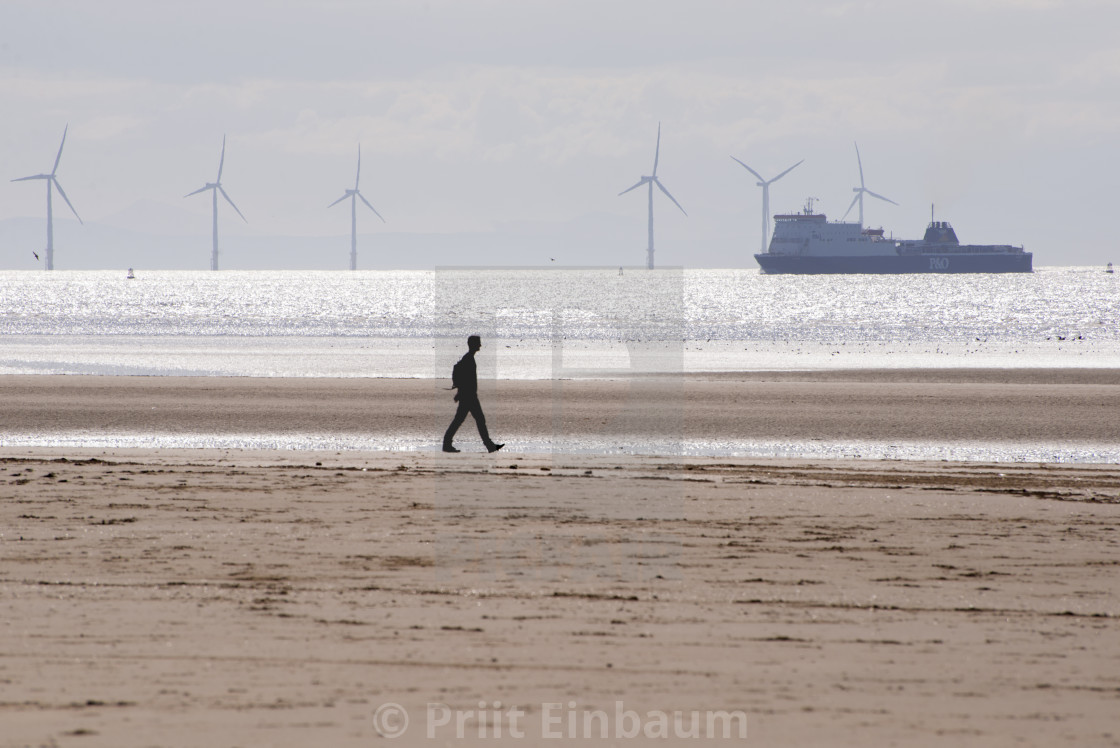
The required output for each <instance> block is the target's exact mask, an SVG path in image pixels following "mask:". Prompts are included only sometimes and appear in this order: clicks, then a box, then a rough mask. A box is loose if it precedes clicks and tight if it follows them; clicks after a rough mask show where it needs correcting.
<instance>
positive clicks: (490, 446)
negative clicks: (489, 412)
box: [471, 400, 505, 452]
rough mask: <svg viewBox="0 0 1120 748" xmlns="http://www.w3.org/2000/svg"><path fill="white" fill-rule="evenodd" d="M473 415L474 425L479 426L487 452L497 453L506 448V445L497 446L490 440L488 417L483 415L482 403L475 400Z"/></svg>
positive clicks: (472, 404) (479, 432) (479, 433)
mask: <svg viewBox="0 0 1120 748" xmlns="http://www.w3.org/2000/svg"><path fill="white" fill-rule="evenodd" d="M471 415H472V416H474V423H475V425H476V426H478V435H479V436H481V437H482V443H483V444H485V445H486V451H487V452H497V451H498V450H499V449H501V448H502V447H504V446H505V445H504V444H495V443H494V441H493V440H492V439H491V438H490V432H489V431H488V430H487V428H486V416H484V415H483V414H482V403H480V402H479V401H478V400H475V401H474V402H473V403H471Z"/></svg>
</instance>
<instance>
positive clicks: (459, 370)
mask: <svg viewBox="0 0 1120 748" xmlns="http://www.w3.org/2000/svg"><path fill="white" fill-rule="evenodd" d="M466 360H467V357H466V356H463V357H462V358H461V359H459V360H458V361H456V362H455V366H453V367H451V389H453V390H457V389H459V388H460V387H462V386H463V385H464V384H466V382H465V381H464V380H465V379H466V378H467V373H466V368H467V367H466V364H464V363H463V362H464V361H466Z"/></svg>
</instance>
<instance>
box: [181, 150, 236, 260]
mask: <svg viewBox="0 0 1120 748" xmlns="http://www.w3.org/2000/svg"><path fill="white" fill-rule="evenodd" d="M225 163H226V136H225V135H223V136H222V157H221V159H220V160H219V161H218V178H217V179H215V180H214V181H213V182H207V184H206V186H205V187H200V188H198V189H197V190H195V191H194V192H191V193H188V194H187V195H185V197H190V196H191V195H197V194H198V193H200V192H206V190H211V191H213V193H214V195H213V197H214V251H213V253H212V254H211V255H210V269H211V270H217V269H218V193H219V192H220V193H222V197H224V198H225V199H226V202H227V203H229V204H230V205H231V206H233V209H234V210H237V215H239V216H241V220H242V221H245V223H248V222H249V221H248V219H247V218H245V216H244V215H242V214H241V211H240V210H238V209H237V206H236V205H234V204H233V200H230V198H229V195H227V194H226V191H225V190H224V189H222V167H223V166H224V165H225Z"/></svg>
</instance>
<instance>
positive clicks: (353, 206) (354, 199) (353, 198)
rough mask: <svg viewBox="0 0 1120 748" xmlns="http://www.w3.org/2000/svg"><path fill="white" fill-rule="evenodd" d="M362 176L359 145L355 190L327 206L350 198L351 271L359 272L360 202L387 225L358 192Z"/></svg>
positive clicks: (349, 191)
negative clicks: (359, 180)
mask: <svg viewBox="0 0 1120 748" xmlns="http://www.w3.org/2000/svg"><path fill="white" fill-rule="evenodd" d="M361 176H362V146H361V144H360V143H359V144H358V173H357V175H355V177H354V189H352V190H346V194H345V195H343V196H342V197H340V198H338V199H337V200H335V201H334V202H333V203H331V204H330V205H328V206H327V207H328V208H333V207H334V206H336V205H338V204H339V203H341V202H342V201H343V200H345V199H346V198H350V269H351V270H357V269H358V200H361V201H362V202H363V203H365V204H366V207H367V208H369V209H370V210H372V211H373V214H374V215H375V216H377V217H378V218H380V219H381V222H382V223H385V219H384V218H383V217H382V215H381V214H380V213H378V212H377V208H375V207H373V206H372V205H370V204H369V200H366V199H365V197H363V196H362V193H361V192H359V191H358V179H360V178H361Z"/></svg>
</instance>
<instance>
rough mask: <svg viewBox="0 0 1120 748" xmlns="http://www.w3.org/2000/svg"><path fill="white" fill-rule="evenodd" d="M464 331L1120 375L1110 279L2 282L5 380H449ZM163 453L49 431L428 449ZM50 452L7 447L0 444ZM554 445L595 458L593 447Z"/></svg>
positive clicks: (539, 342)
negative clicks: (191, 449)
mask: <svg viewBox="0 0 1120 748" xmlns="http://www.w3.org/2000/svg"><path fill="white" fill-rule="evenodd" d="M470 334H479V335H482V336H483V339H484V340H485V341H486V345H485V347H484V353H485V356H484V357H483V359H482V360H481V361H480V363H481V368H480V374H481V376H484V377H497V378H500V379H557V378H569V377H601V378H625V377H629V376H633V375H635V374H638V373H641V374H648V373H657V372H663V373H682V372H719V371H794V370H828V369H844V368H938V367H941V368H957V367H963V368H970V367H971V368H1020V367H1092V368H1105V367H1107V368H1120V275H1112V274H1108V273H1105V272H1104V271H1103V270H1101V269H1099V268H1084V267H1055V268H1039V269H1036V271H1035V272H1033V273H1028V274H1007V275H992V274H977V275H902V276H874V275H843V276H781V275H777V276H768V275H762V274H760V273H759V272H758V271H757V270H682V269H672V268H670V269H658V270H654V271H649V270H646V269H644V268H618V267H595V268H551V267H549V268H439V269H435V270H431V271H355V272H346V271H321V272H315V271H312V272H308V271H222V272H217V273H215V272H190V271H150V272H145V271H139V272H137V273H136V277H135V278H134V279H129V278H126V276H125V273H124V272H123V271H120V272H118V271H53V272H49V273H47V272H41V271H0V374H94V375H121V374H128V375H152V376H159V375H179V376H247V377H418V378H432V377H435V378H445V377H447V376H448V372H449V371H450V366H451V363H452V362H453V361H454V360H455V359H456V358H457V357H458V356H459V355H461V353H462V350H463V347H464V340H465V338H466V336H467V335H470ZM153 438H154V439H157V442H156V443H153V442H152V441H151V440H152V439H153ZM160 438H163V437H158V435H156V436H153V435H100V436H97V435H84V436H82V435H52V437H50V441H51V443H54V444H59V445H63V446H66V445H73V446H78V445H81V444H88V445H90V446H96V445H104V444H115V445H120V446H128V445H131V446H143V445H149V446H207V445H209V446H214V445H216V444H219V443H225V442H222V439H225V440H226V441H228V440H230V439H233V440H234V441H235V442H236V443H235V444H234V443H230V444H229V446H252V445H256V446H262V447H292V448H308V447H314V446H317V447H319V448H332V447H338V448H347V449H349V448H354V449H358V448H365V449H368V448H387V447H395V448H427V447H428V446H430V445H428V444H427V443H426V442H423V441H422V440H421V441H420V442H417V443H414V442H415V440H412V441H410V440H409V438H403V439H402V440H396V441H394V442H393V443H391V444H382V443H380V442H378V443H372V442H370V443H366V442H362V441H361V440H360V439H358V440H349V441H347V440H343V441H344V442H345V443H341V442H338V441H337V440H336V439H334V438H333V437H330V438H328V437H321V436H320V437H316V436H314V435H308V436H307V437H306V438H303V439H302V440H301V439H299V438H294V439H295V441H294V442H291V443H289V442H290V441H291V440H292V439H293V437H285V439H284V440H280V441H277V440H276V438H274V437H272V436H270V435H258V436H257V437H252V438H250V441H251V442H252V444H247V443H242V442H243V441H244V439H246V438H249V437H230V436H228V435H226V436H224V437H222V436H219V435H215V436H213V437H207V439H208V441H207V442H206V444H205V445H203V444H197V445H196V444H193V443H191V444H187V443H185V442H184V443H183V444H179V442H176V443H175V444H170V443H167V444H164V443H163V442H159V441H158V440H159V439H160ZM167 438H170V437H167ZM183 438H187V437H181V438H180V440H182V439H183ZM36 439H38V441H35V440H36ZM28 440H31V441H30V442H29V441H28ZM45 440H46V437H37V436H35V435H6V436H4V435H0V442H3V443H6V444H17V443H36V444H41V443H44V442H45ZM83 440H84V441H83ZM285 440H287V441H285ZM316 440H318V441H316ZM165 441H166V439H165ZM281 442H283V443H281ZM324 445H325V446H324ZM536 446H538V447H541V448H547V446H548V445H546V444H544V443H543V442H542V445H536ZM551 446H552V447H553V448H558V447H557V445H555V444H552V445H551ZM560 446H561V447H563V448H565V449H568V450H572V451H579V450H581V449H586V450H590V451H602V450H601V449H600V448H599V447H598V446H596V445H591V444H584V445H560ZM602 449H603V450H605V449H607V445H602ZM666 449H668V450H669V451H673V450H676V451H684V452H690V453H695V454H747V455H758V456H765V455H788V456H799V455H802V456H809V455H816V456H861V457H865V456H876V457H902V458H915V457H925V458H941V457H946V458H952V459H1029V460H1035V459H1039V460H1042V459H1046V460H1047V461H1050V460H1054V459H1059V460H1061V459H1066V460H1078V461H1116V460H1117V458H1118V457H1120V448H1116V447H1115V445H1113V446H1108V445H1105V446H1103V447H1100V448H1087V449H1076V450H1071V449H1068V448H1064V447H1055V446H1054V445H922V444H913V445H879V444H864V445H827V444H813V445H804V444H756V443H752V442H739V443H728V444H714V443H713V444H699V443H697V444H688V445H682V444H679V443H678V444H676V446H674V447H672V449H670V448H669V447H666V446H665V445H660V446H659V445H657V444H655V443H654V442H652V441H649V442H648V443H641V444H636V445H634V447H633V450H634V451H658V450H666Z"/></svg>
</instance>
